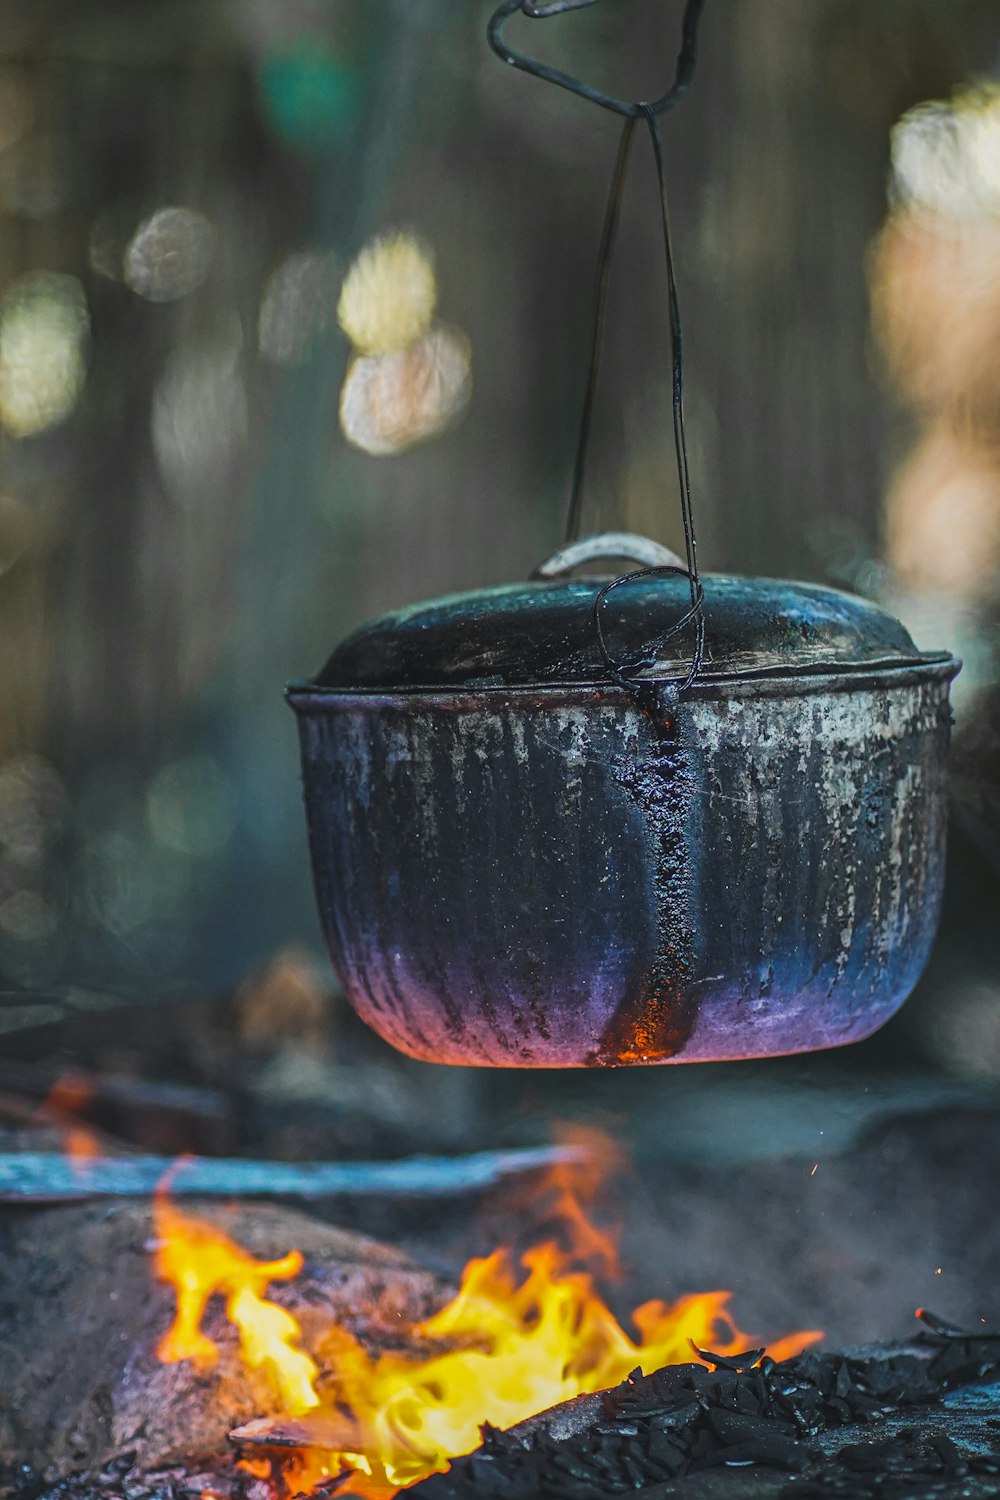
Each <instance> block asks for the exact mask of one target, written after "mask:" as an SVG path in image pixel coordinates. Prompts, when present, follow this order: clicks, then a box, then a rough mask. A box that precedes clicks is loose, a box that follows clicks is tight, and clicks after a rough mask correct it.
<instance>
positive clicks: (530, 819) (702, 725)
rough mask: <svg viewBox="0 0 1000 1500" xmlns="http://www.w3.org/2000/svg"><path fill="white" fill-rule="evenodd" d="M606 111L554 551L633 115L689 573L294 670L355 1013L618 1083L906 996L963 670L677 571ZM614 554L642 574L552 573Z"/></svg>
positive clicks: (331, 914)
mask: <svg viewBox="0 0 1000 1500" xmlns="http://www.w3.org/2000/svg"><path fill="white" fill-rule="evenodd" d="M589 3H591V0H552V3H550V4H547V5H541V6H539V5H532V4H529V3H528V0H503V3H502V4H501V6H500V8H499V10H498V11H497V12H496V15H495V16H494V17H493V20H492V21H491V24H490V40H491V42H492V44H493V45H494V47H495V49H496V50H497V51H499V52H500V55H501V56H502V57H504V59H505V61H507V62H511V63H514V64H515V65H516V66H517V67H519V68H523V69H525V70H526V71H529V72H535V73H537V74H539V75H540V76H542V77H547V78H548V79H549V80H550V81H552V82H555V83H557V84H559V85H560V86H561V87H564V88H568V89H571V90H572V91H573V92H575V93H580V94H583V96H584V97H586V98H588V99H590V100H591V101H593V102H595V103H597V104H600V105H601V106H602V107H603V108H605V109H608V110H611V111H612V112H614V113H616V114H618V115H619V116H621V117H623V118H624V126H623V130H622V137H621V146H620V148H619V153H618V161H617V165H616V168H615V174H614V178H613V183H612V191H611V197H610V200H609V204H608V213H607V218H606V221H605V229H604V236H603V241H602V247H601V256H600V269H599V276H598V288H599V290H598V298H597V305H596V308H595V317H594V328H593V342H592V354H591V362H590V378H589V383H588V388H587V394H586V399H585V402H584V412H583V421H582V424H581V432H580V441H579V447H578V452H577V462H576V466H575V472H574V479H573V486H572V491H571V500H570V510H569V523H568V527H567V532H568V535H569V537H570V538H574V537H575V536H576V534H577V528H578V524H579V513H580V496H581V487H582V479H583V470H584V458H585V455H586V449H587V439H588V433H589V428H590V413H591V410H592V406H593V399H594V393H595V388H596V381H597V370H598V364H599V353H600V344H601V331H602V327H603V322H604V305H605V294H606V289H607V270H608V267H609V264H610V260H611V255H612V251H613V246H614V241H615V234H616V229H617V224H618V218H619V212H620V207H621V201H622V189H623V184H624V180H625V170H626V165H627V161H628V155H629V150H630V146H631V143H632V139H633V135H634V128H635V126H636V124H637V122H639V121H641V122H643V123H644V125H645V127H646V128H647V129H648V132H649V135H650V139H651V141H652V144H653V149H654V153H655V156H656V164H657V169H658V176H659V184H660V207H661V219H662V228H663V238H664V250H665V256H666V269H667V291H668V306H669V312H670V329H671V350H672V382H671V389H672V396H673V418H674V435H675V439H676V449H677V461H678V488H679V495H680V502H681V512H682V518H683V523H684V539H685V559H684V561H683V562H682V561H681V560H680V559H679V558H677V557H675V556H674V554H672V553H669V552H667V551H666V550H665V549H663V548H661V547H659V546H657V545H656V544H655V543H652V542H649V541H646V540H645V539H643V538H639V537H633V536H628V535H622V534H614V535H610V536H603V537H593V538H590V539H587V540H585V541H582V542H577V541H573V542H572V543H571V545H569V546H568V547H567V548H565V549H564V551H563V552H561V553H559V554H558V555H557V556H556V557H555V558H553V559H551V560H550V562H548V563H547V564H545V565H543V566H542V567H541V568H540V569H539V570H538V572H537V574H536V575H535V578H534V579H533V581H532V582H530V583H527V584H521V585H514V586H511V587H507V588H498V589H491V590H485V591H482V592H479V593H473V594H461V595H456V596H454V597H452V598H448V599H440V600H437V601H434V602H432V603H429V604H423V605H417V606H415V607H413V608H411V609H406V610H402V611H400V612H398V613H396V614H391V615H386V616H385V617H384V618H383V619H381V620H376V621H375V622H374V623H373V624H370V625H367V626H364V627H362V628H361V629H360V630H358V631H357V632H356V633H355V634H354V635H352V636H351V637H350V638H349V639H348V640H346V641H345V642H344V643H343V644H342V645H341V646H339V647H338V648H337V650H336V651H334V653H333V655H332V656H331V657H330V660H329V661H328V662H327V664H326V666H325V667H324V668H323V670H322V672H320V673H319V675H318V676H317V677H316V678H315V679H314V680H313V681H311V682H303V683H296V684H293V685H292V686H291V687H290V688H289V690H288V697H289V700H290V702H291V705H292V707H293V708H294V709H295V711H296V714H297V717H298V723H299V730H300V736H301V745H302V763H303V770H304V779H305V798H306V812H307V817H308V824H309V841H310V848H311V852H312V861H313V870H314V874H315V880H316V889H317V894H318V899H319V909H320V916H321V919H322V924H323V929H324V932H325V935H326V940H327V943H328V946H329V949H330V954H331V956H332V958H333V962H334V965H335V967H336V969H337V972H338V973H339V975H340V978H341V981H342V983H343V985H344V988H345V991H346V993H347V996H348V998H349V999H350V1001H351V1003H352V1004H353V1005H354V1007H355V1009H356V1010H357V1011H358V1013H359V1014H360V1015H361V1016H362V1017H363V1018H364V1020H366V1021H367V1022H368V1024H369V1025H370V1026H372V1027H373V1028H374V1029H375V1030H376V1031H377V1032H379V1034H380V1035H381V1036H383V1037H384V1038H385V1039H386V1040H387V1041H389V1042H391V1043H392V1044H393V1045H394V1046H396V1047H398V1048H400V1049H401V1050H402V1051H404V1052H408V1053H410V1054H412V1055H413V1056H415V1057H420V1058H425V1059H427V1060H428V1061H432V1062H442V1063H473V1064H487V1065H494V1066H496V1065H509V1066H517V1067H572V1066H614V1065H617V1064H623V1063H654V1062H700V1061H706V1060H709V1059H721V1058H744V1057H761V1056H766V1055H770V1054H775V1053H787V1052H801V1051H807V1050H812V1049H816V1048H822V1047H832V1046H837V1045H839V1044H841V1043H844V1042H851V1041H856V1040H858V1039H859V1038H861V1037H864V1036H867V1035H868V1034H869V1033H870V1032H872V1031H874V1030H875V1029H876V1028H877V1027H878V1026H880V1025H881V1024H882V1023H883V1022H884V1021H885V1020H887V1019H888V1017H889V1016H891V1015H892V1014H893V1012H894V1011H895V1010H896V1009H897V1008H898V1007H899V1006H900V1005H901V1004H902V1002H903V1001H904V1000H905V999H906V997H907V995H908V994H909V992H910V990H911V989H912V987H913V985H914V984H915V983H916V980H917V978H918V976H919V974H920V972H921V970H922V969H923V966H924V964H925V962H926V959H927V955H928V952H929V950H930V946H931V942H932V940H933V936H934V932H935V928H936V925H937V920H938V911H939V907H940V901H941V889H942V881H943V874H944V834H945V817H946V786H945V777H946V757H947V749H948V737H949V726H950V722H951V714H950V710H949V706H948V685H949V683H950V681H951V679H952V678H953V677H954V675H955V673H956V672H957V671H958V663H957V662H956V661H955V660H954V659H953V658H952V657H951V656H949V655H948V654H947V653H943V652H923V651H918V650H917V648H916V647H915V646H914V644H913V642H912V640H911V639H910V637H909V635H908V634H907V633H906V631H905V629H904V628H903V626H902V625H901V624H899V622H898V621H897V620H894V619H892V618H891V617H890V616H889V615H887V614H885V613H884V612H883V611H882V610H880V609H878V608H876V606H875V605H873V604H870V603H868V602H867V601H865V600H863V599H858V598H852V597H850V596H848V595H846V594H842V593H838V592H836V591H834V590H832V589H826V588H820V587H817V586H813V585H807V584H798V583H784V582H776V581H774V580H771V579H745V578H731V577H725V576H712V575H710V576H708V577H706V578H704V579H702V578H701V577H700V575H699V572H698V566H697V555H696V548H695V539H694V522H693V517H692V514H691V504H690V486H689V478H688V469H687V454H686V448H685V442H684V419H683V403H682V383H683V382H682V375H683V371H682V357H681V336H680V317H679V313H678V309H677V289H676V282H675V278H674V272H673V261H672V255H671V249H670V234H669V223H668V215H667V208H666V189H665V183H664V172H663V152H662V147H661V140H660V129H659V124H658V119H659V116H660V115H661V114H662V113H664V112H665V111H666V110H668V109H669V108H670V107H672V105H673V104H674V103H676V102H677V101H678V100H679V99H680V98H681V97H682V96H683V94H684V92H685V91H686V89H687V88H688V85H689V84H690V81H691V74H692V70H693V66H694V56H695V40H696V27H697V19H698V14H699V12H700V10H701V4H702V0H687V6H686V9H685V15H684V25H683V40H682V46H681V51H680V55H679V57H678V63H677V71H676V75H675V78H674V83H673V86H672V88H671V89H670V90H669V91H668V92H667V93H666V94H665V95H663V97H662V98H661V99H660V100H659V101H658V102H657V103H655V104H628V103H626V102H625V101H623V100H618V99H615V98H613V97H612V96H608V95H603V94H600V93H599V92H598V91H596V90H594V89H592V88H590V87H589V86H588V85H583V84H579V83H578V82H577V81H576V80H573V79H571V78H569V77H568V76H567V75H565V74H562V73H558V72H556V71H555V70H552V69H546V68H542V67H541V66H540V65H537V64H535V63H533V62H531V60H530V59H528V58H526V57H524V56H523V55H522V54H519V53H514V52H512V51H511V50H510V49H509V48H508V47H507V46H506V44H505V43H504V42H503V40H502V35H501V31H502V26H503V23H504V22H505V21H506V19H507V18H508V17H510V16H511V15H512V14H513V13H514V12H515V11H516V10H518V9H522V10H523V11H524V13H525V14H526V15H531V16H535V17H537V18H543V17H545V16H551V15H555V14H558V13H559V12H561V11H565V10H568V9H573V8H578V7H579V5H581V4H589ZM621 557H625V558H629V559H631V560H633V561H635V562H638V563H640V564H641V565H642V567H641V568H640V570H639V571H638V572H630V573H626V574H624V575H617V574H616V573H614V572H610V573H603V572H602V573H600V574H599V575H598V577H597V578H593V577H592V578H580V577H573V576H570V575H571V574H572V573H573V570H574V569H575V568H577V567H579V566H581V565H584V566H585V565H588V564H592V563H595V562H597V561H599V560H601V559H610V558H621Z"/></svg>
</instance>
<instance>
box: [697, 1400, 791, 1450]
mask: <svg viewBox="0 0 1000 1500" xmlns="http://www.w3.org/2000/svg"><path fill="white" fill-rule="evenodd" d="M708 1425H709V1427H711V1429H712V1431H713V1432H714V1433H715V1435H716V1437H717V1438H719V1439H720V1441H721V1442H723V1443H725V1444H727V1445H728V1444H731V1443H753V1442H756V1441H758V1440H764V1441H766V1440H767V1439H768V1438H770V1437H774V1436H777V1437H794V1436H795V1429H794V1428H793V1427H792V1426H791V1424H790V1423H788V1422H781V1421H779V1420H777V1419H776V1418H774V1417H748V1416H744V1415H743V1413H742V1412H735V1411H723V1410H720V1409H719V1408H718V1407H716V1408H714V1409H713V1410H712V1411H710V1412H709V1413H708Z"/></svg>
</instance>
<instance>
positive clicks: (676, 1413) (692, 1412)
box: [649, 1401, 702, 1432]
mask: <svg viewBox="0 0 1000 1500" xmlns="http://www.w3.org/2000/svg"><path fill="white" fill-rule="evenodd" d="M701 1412H702V1406H701V1403H700V1402H698V1401H688V1402H686V1403H685V1405H683V1406H675V1407H672V1408H671V1409H670V1410H669V1411H661V1412H657V1413H656V1415H655V1416H654V1417H651V1418H650V1422H649V1425H650V1428H651V1430H652V1431H654V1432H679V1431H680V1430H681V1429H682V1428H684V1427H688V1426H689V1425H690V1424H691V1423H692V1422H693V1421H694V1420H695V1418H696V1417H699V1416H700V1415H701Z"/></svg>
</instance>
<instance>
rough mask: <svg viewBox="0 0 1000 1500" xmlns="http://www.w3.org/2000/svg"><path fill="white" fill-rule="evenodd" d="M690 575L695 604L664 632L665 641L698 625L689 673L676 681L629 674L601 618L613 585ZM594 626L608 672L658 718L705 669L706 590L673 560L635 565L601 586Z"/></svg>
mask: <svg viewBox="0 0 1000 1500" xmlns="http://www.w3.org/2000/svg"><path fill="white" fill-rule="evenodd" d="M669 577H674V578H676V577H681V578H686V579H687V580H688V582H689V583H690V584H691V586H692V596H691V607H690V609H687V610H685V612H684V613H683V614H682V615H681V617H680V619H679V620H675V621H674V623H673V624H672V625H671V627H670V629H669V630H667V631H666V632H665V633H664V635H663V636H662V642H663V643H666V642H667V641H670V640H673V638H674V637H675V636H677V635H679V634H680V633H681V631H682V630H685V629H686V628H687V626H688V625H692V624H693V625H694V649H693V651H692V653H691V666H690V667H689V669H688V671H687V674H686V676H685V677H684V679H683V681H681V682H680V683H678V682H675V681H667V682H651V681H647V680H645V679H643V678H641V677H640V678H635V677H627V676H626V675H625V672H624V670H623V668H622V667H620V666H619V665H618V663H617V662H616V661H615V659H614V657H613V656H612V655H611V651H610V648H609V646H608V642H607V638H606V637H605V634H604V625H603V622H602V619H601V616H602V613H603V609H604V604H605V601H606V600H607V597H608V595H609V594H610V593H611V591H612V590H613V589H618V588H621V587H622V585H623V584H626V583H635V582H636V581H637V580H638V579H640V578H669ZM593 620H594V630H595V633H596V635H597V644H598V648H599V649H600V653H601V655H602V657H603V658H604V666H605V669H606V670H607V673H608V676H609V677H611V678H612V680H613V681H614V682H616V683H617V684H618V686H619V687H620V688H623V689H624V690H625V692H626V693H628V694H629V696H630V697H631V698H634V699H635V701H636V702H637V703H638V704H639V707H640V708H641V709H642V711H643V713H646V714H649V716H650V717H651V718H653V719H654V720H658V719H659V718H661V717H662V718H664V719H666V718H669V717H670V710H671V709H672V708H673V707H674V706H676V703H677V700H678V699H679V698H680V697H681V696H682V695H683V694H684V693H686V692H687V690H688V688H689V687H690V686H691V684H692V683H693V682H694V680H695V678H696V677H697V676H698V675H699V673H700V672H701V665H702V661H703V659H704V654H705V590H704V587H703V586H702V582H701V579H700V578H698V576H697V574H695V575H693V576H692V574H691V573H690V572H689V570H688V569H687V568H684V567H677V566H675V565H674V564H672V563H661V564H660V565H658V566H656V567H651V568H635V569H633V571H632V572H631V573H623V574H622V575H621V576H620V577H619V578H612V579H611V580H610V581H609V582H608V583H606V584H605V585H604V587H603V588H602V589H600V590H599V592H598V593H597V595H596V596H595V598H594V604H593Z"/></svg>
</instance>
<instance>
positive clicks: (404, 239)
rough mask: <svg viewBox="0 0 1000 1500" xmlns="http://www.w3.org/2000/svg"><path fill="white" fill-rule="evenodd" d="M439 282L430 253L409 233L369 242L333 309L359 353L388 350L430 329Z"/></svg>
mask: <svg viewBox="0 0 1000 1500" xmlns="http://www.w3.org/2000/svg"><path fill="white" fill-rule="evenodd" d="M436 303H437V283H436V280H435V277H434V262H433V259H432V257H431V254H430V251H429V250H427V249H426V247H425V246H423V245H422V244H420V242H419V241H418V240H416V239H415V238H414V237H413V235H410V234H391V235H384V236H381V237H379V238H377V239H374V240H372V242H371V244H369V245H366V246H365V248H364V249H363V250H362V251H361V254H360V255H359V256H358V258H357V260H356V261H355V262H354V264H353V265H352V266H351V268H350V270H349V271H348V273H347V275H346V277H345V278H344V285H343V287H342V289H341V293H340V304H339V306H338V309H337V314H338V317H339V318H340V326H341V327H342V328H343V330H344V332H345V333H346V334H347V337H348V338H349V339H350V340H351V343H352V344H353V345H354V346H355V348H356V349H357V350H359V352H360V353H362V354H391V353H394V352H395V351H396V350H399V349H404V348H405V347H406V346H407V344H412V343H413V341H414V340H415V339H418V338H419V337H420V335H421V334H422V333H424V332H425V331H426V329H428V328H429V327H430V323H431V319H432V318H433V316H434V308H435V305H436Z"/></svg>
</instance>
